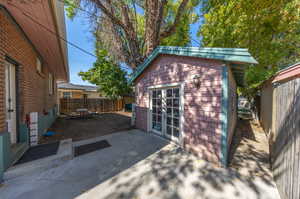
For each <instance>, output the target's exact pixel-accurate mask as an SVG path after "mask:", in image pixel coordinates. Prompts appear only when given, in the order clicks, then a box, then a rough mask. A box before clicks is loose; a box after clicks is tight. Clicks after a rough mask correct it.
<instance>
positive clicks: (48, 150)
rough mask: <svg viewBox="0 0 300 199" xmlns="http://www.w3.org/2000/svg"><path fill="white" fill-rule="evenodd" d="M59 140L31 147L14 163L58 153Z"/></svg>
mask: <svg viewBox="0 0 300 199" xmlns="http://www.w3.org/2000/svg"><path fill="white" fill-rule="evenodd" d="M58 146H59V142H54V143H50V144H42V145H38V146H34V147H30V148H29V149H28V150H27V151H26V152H25V153H24V155H23V156H22V157H21V159H19V160H18V161H17V162H16V163H15V164H14V165H17V164H22V163H26V162H30V161H33V160H37V159H41V158H45V157H47V156H50V155H55V154H56V153H57V150H58Z"/></svg>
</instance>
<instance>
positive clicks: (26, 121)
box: [0, 0, 69, 181]
mask: <svg viewBox="0 0 300 199" xmlns="http://www.w3.org/2000/svg"><path fill="white" fill-rule="evenodd" d="M57 35H60V36H62V37H65V21H64V7H63V3H61V2H59V1H55V0H53V1H52V0H50V1H17V0H10V1H7V0H0V76H1V77H0V93H1V100H0V181H1V178H2V175H3V172H4V171H5V170H6V169H7V168H8V167H9V166H11V165H13V164H14V163H15V162H16V161H17V160H18V159H19V158H20V157H21V156H22V154H23V153H24V152H25V151H26V150H27V149H28V148H29V143H30V141H31V140H32V132H33V131H30V129H35V131H36V132H37V135H36V136H37V137H38V136H41V135H42V134H43V133H44V132H45V131H46V130H47V128H48V127H49V126H50V125H51V123H52V122H53V121H54V120H55V118H56V109H57V86H56V81H58V80H60V81H68V78H69V77H68V60H67V48H66V44H65V43H64V42H63V41H62V40H61V39H60V38H59V37H58V36H57ZM32 113H35V115H36V116H37V117H36V123H31V124H30V122H32V121H30V119H31V118H30V116H31V114H32Z"/></svg>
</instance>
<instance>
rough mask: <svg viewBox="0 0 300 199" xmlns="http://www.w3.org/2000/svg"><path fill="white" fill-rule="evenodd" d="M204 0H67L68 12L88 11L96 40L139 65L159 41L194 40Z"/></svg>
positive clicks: (117, 57)
mask: <svg viewBox="0 0 300 199" xmlns="http://www.w3.org/2000/svg"><path fill="white" fill-rule="evenodd" d="M199 2H200V0H65V3H66V5H67V8H66V10H67V14H68V16H69V17H71V18H72V17H74V16H75V15H76V13H78V12H80V11H82V12H84V13H88V14H87V15H88V16H89V17H90V19H91V20H90V21H91V24H92V25H93V27H94V32H95V37H96V42H97V43H100V44H101V45H102V46H101V48H103V49H105V50H107V52H108V54H109V55H110V56H111V57H112V59H114V61H115V62H119V63H120V62H124V63H126V64H127V65H128V66H130V67H131V68H133V69H135V68H136V67H137V66H138V65H139V64H140V63H142V62H143V61H144V59H145V58H146V57H147V55H149V53H151V52H152V50H153V49H154V48H155V47H156V46H158V45H178V46H185V45H188V44H189V43H190V24H191V23H194V22H196V21H197V19H198V15H197V14H196V12H195V8H196V6H197V5H198V4H199Z"/></svg>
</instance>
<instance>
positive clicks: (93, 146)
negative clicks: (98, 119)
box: [75, 140, 111, 157]
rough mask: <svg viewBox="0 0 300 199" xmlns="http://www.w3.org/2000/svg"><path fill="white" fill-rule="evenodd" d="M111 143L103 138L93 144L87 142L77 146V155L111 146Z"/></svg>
mask: <svg viewBox="0 0 300 199" xmlns="http://www.w3.org/2000/svg"><path fill="white" fill-rule="evenodd" d="M110 146H111V145H110V144H109V143H108V142H107V141H106V140H101V141H99V142H94V143H91V144H85V145H81V146H77V147H75V157H76V156H79V155H83V154H86V153H90V152H93V151H97V150H100V149H104V148H107V147H110Z"/></svg>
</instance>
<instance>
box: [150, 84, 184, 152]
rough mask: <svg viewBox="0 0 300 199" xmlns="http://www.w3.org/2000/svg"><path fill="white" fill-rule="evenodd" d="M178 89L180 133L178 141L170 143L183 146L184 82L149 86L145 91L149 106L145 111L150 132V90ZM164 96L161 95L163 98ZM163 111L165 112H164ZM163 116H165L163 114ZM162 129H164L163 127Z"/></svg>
mask: <svg viewBox="0 0 300 199" xmlns="http://www.w3.org/2000/svg"><path fill="white" fill-rule="evenodd" d="M174 87H178V88H179V93H180V106H179V109H180V117H179V118H180V126H179V129H180V132H179V139H177V140H176V139H172V141H175V143H178V144H179V145H181V146H183V144H184V138H185V133H184V124H185V120H184V82H178V83H171V84H160V85H155V86H149V87H148V89H147V92H148V94H149V104H148V107H149V108H148V111H147V131H148V132H152V96H151V95H152V92H151V91H152V90H153V89H164V90H165V89H168V88H174ZM164 95H165V94H163V96H164ZM164 111H165V110H164ZM164 115H166V114H165V113H164ZM163 128H164V127H163ZM161 135H162V136H164V137H165V135H164V132H162V134H161Z"/></svg>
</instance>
